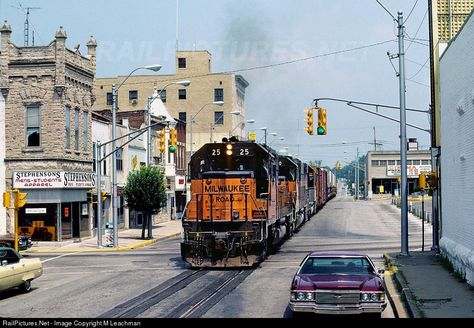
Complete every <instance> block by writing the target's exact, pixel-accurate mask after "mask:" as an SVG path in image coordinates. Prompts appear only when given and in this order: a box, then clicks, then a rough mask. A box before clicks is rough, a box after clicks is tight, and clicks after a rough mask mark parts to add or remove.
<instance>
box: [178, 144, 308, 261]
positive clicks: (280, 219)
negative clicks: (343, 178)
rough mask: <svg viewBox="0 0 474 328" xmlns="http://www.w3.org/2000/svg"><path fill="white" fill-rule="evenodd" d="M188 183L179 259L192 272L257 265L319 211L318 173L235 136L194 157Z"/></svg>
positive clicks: (205, 147) (210, 146)
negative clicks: (206, 268) (201, 268)
mask: <svg viewBox="0 0 474 328" xmlns="http://www.w3.org/2000/svg"><path fill="white" fill-rule="evenodd" d="M189 179H190V182H191V186H190V188H191V200H190V201H189V202H188V204H187V205H186V209H185V211H184V215H183V218H182V224H183V231H184V236H183V240H182V242H181V256H182V258H183V260H184V261H186V262H188V263H190V264H191V265H192V266H193V267H229V266H237V267H245V266H253V265H255V264H257V263H259V262H260V261H262V260H264V259H265V257H266V255H267V254H268V253H269V252H271V251H272V249H273V248H274V247H275V246H276V245H277V244H278V243H280V242H281V241H282V240H284V239H285V238H289V237H291V235H292V234H293V232H295V231H297V229H298V228H299V226H300V225H301V224H303V223H304V222H305V221H306V220H308V219H309V217H310V216H311V215H312V214H314V213H315V212H316V210H317V204H316V199H317V197H316V195H315V190H317V188H315V187H316V180H317V174H315V173H314V170H312V169H311V168H310V167H309V166H308V165H307V164H305V163H303V162H301V161H299V160H297V159H295V158H292V157H289V156H281V155H279V154H278V153H277V152H276V151H275V150H273V149H271V148H270V147H268V146H266V145H262V144H258V143H254V142H249V141H238V140H237V139H236V138H235V137H232V138H230V139H229V140H227V139H226V138H224V139H223V141H222V142H221V143H209V144H206V145H204V146H203V147H201V148H200V149H199V150H198V151H197V152H196V153H194V154H193V156H192V157H191V161H190V167H189ZM309 184H312V185H311V186H308V185H309Z"/></svg>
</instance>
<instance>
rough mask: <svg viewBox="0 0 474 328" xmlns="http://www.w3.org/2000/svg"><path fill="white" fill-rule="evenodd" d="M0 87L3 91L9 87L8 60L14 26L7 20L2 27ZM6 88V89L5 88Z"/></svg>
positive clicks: (0, 40) (0, 31) (0, 29)
mask: <svg viewBox="0 0 474 328" xmlns="http://www.w3.org/2000/svg"><path fill="white" fill-rule="evenodd" d="M0 33H1V37H0V50H1V53H0V89H2V93H3V91H5V90H7V89H8V84H9V83H8V80H9V74H8V62H9V61H10V35H11V34H12V27H11V26H10V24H8V22H7V21H5V23H4V24H3V25H2V27H0ZM4 89H5V90H4Z"/></svg>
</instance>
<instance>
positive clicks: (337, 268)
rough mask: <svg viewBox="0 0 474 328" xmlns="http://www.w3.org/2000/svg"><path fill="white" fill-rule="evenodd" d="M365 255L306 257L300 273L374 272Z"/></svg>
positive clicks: (361, 273)
mask: <svg viewBox="0 0 474 328" xmlns="http://www.w3.org/2000/svg"><path fill="white" fill-rule="evenodd" d="M374 273H375V270H374V268H373V266H372V264H371V263H370V262H369V261H368V260H367V259H366V258H365V257H308V259H307V260H306V262H305V263H304V264H303V266H302V268H301V270H300V274H324V275H328V274H360V275H363V274H374Z"/></svg>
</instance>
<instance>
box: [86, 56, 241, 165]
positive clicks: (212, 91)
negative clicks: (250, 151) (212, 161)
mask: <svg viewBox="0 0 474 328" xmlns="http://www.w3.org/2000/svg"><path fill="white" fill-rule="evenodd" d="M123 78H124V77H123V76H118V77H111V78H98V79H97V85H96V88H95V92H96V94H97V101H96V102H95V103H94V106H93V109H94V110H103V109H109V110H110V109H111V108H112V91H111V90H112V84H116V85H118V84H119V83H120V82H121V81H122V80H123ZM182 80H190V81H191V85H189V86H187V87H184V86H179V85H174V84H171V85H169V86H168V87H167V88H166V90H164V91H163V92H162V97H161V98H162V101H163V103H164V104H165V105H166V108H167V109H168V111H169V112H170V115H171V116H172V117H173V118H174V119H179V120H180V121H182V122H185V123H187V128H186V130H187V132H186V133H187V137H186V150H187V152H188V154H189V152H190V151H191V149H192V150H193V152H195V151H196V150H197V149H199V148H200V147H201V146H202V145H203V144H205V143H208V142H210V141H211V139H212V141H220V140H221V139H222V137H225V136H229V134H232V135H236V136H239V137H241V138H243V137H244V135H243V134H244V131H245V122H246V121H245V115H246V112H245V89H246V88H247V86H248V85H249V84H248V82H247V81H246V80H245V79H244V78H243V77H242V76H241V75H236V74H232V73H212V71H211V54H210V53H209V52H207V51H177V52H176V74H173V75H132V76H131V77H130V78H129V79H128V80H127V82H126V83H125V84H124V85H122V86H121V87H120V90H119V91H118V107H119V111H130V110H135V109H142V108H146V106H147V100H148V96H150V95H151V94H152V93H153V90H154V88H155V87H156V88H157V89H158V91H160V90H161V89H162V88H164V87H165V86H166V85H168V84H170V83H173V82H178V81H182ZM214 101H224V105H223V106H217V105H214V104H210V103H212V102H214ZM203 106H205V107H204V108H203ZM200 109H202V110H201V112H199V110H200ZM198 112H199V113H198ZM231 112H234V113H236V112H240V115H235V114H231ZM191 116H195V119H194V122H193V125H192V131H193V137H192V141H193V145H192V146H191V144H190V142H191V138H190V133H191V124H190V120H191ZM186 163H188V160H187V161H186Z"/></svg>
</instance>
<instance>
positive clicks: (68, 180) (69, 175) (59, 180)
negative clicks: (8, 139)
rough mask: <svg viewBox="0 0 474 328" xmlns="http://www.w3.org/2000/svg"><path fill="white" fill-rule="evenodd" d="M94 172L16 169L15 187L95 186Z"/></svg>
mask: <svg viewBox="0 0 474 328" xmlns="http://www.w3.org/2000/svg"><path fill="white" fill-rule="evenodd" d="M95 186H96V175H95V173H94V172H68V171H15V172H13V188H19V189H22V188H24V189H48V188H49V189H68V188H69V189H82V188H84V189H85V188H95Z"/></svg>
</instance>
